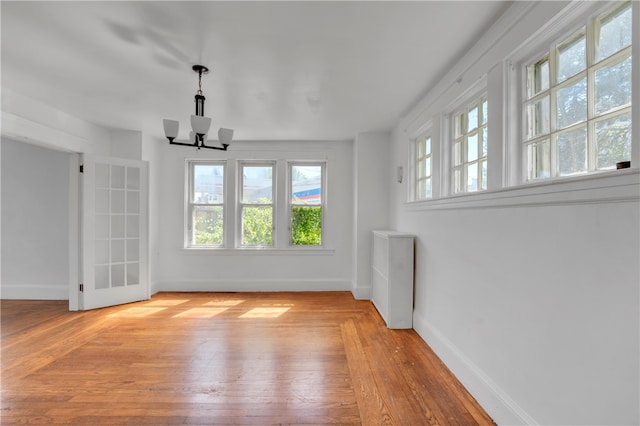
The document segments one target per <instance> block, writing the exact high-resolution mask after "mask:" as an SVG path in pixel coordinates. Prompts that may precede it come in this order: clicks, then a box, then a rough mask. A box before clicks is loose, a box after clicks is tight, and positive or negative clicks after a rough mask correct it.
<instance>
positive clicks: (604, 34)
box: [523, 2, 631, 180]
mask: <svg viewBox="0 0 640 426" xmlns="http://www.w3.org/2000/svg"><path fill="white" fill-rule="evenodd" d="M526 79H527V87H526V90H525V92H526V96H525V98H526V99H525V102H524V107H523V115H524V126H523V127H524V138H525V149H524V155H525V163H526V167H527V179H528V180H534V179H541V178H554V177H559V176H569V175H574V174H581V173H588V172H594V171H597V170H606V169H611V168H614V167H615V164H616V163H617V162H619V161H624V160H629V159H630V157H631V2H626V3H623V4H622V5H617V6H616V7H615V8H613V9H612V10H610V11H608V12H606V13H604V14H602V15H600V16H599V17H598V18H597V19H595V20H594V21H593V22H591V23H590V24H589V25H586V26H584V27H582V28H580V29H579V30H578V31H576V32H575V33H574V34H573V35H571V36H569V37H568V38H566V39H564V40H561V41H559V42H558V43H555V44H554V46H552V48H551V49H550V53H546V54H544V55H543V56H540V57H538V58H537V59H536V60H534V61H532V62H531V63H529V64H528V65H527V66H526Z"/></svg>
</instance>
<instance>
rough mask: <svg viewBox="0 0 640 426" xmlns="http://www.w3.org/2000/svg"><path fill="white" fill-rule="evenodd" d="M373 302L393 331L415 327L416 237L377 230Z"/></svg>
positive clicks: (373, 268) (372, 270) (373, 237)
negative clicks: (414, 262)
mask: <svg viewBox="0 0 640 426" xmlns="http://www.w3.org/2000/svg"><path fill="white" fill-rule="evenodd" d="M372 239H373V250H372V256H371V260H372V262H371V290H372V291H371V293H372V294H371V301H372V302H373V304H374V305H375V307H376V308H377V309H378V312H380V315H382V318H383V319H384V320H385V322H386V323H387V327H389V328H413V235H408V234H403V233H400V232H394V231H373V236H372Z"/></svg>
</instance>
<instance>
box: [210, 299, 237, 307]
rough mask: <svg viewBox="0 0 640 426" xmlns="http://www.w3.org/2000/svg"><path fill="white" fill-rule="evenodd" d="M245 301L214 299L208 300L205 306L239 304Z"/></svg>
mask: <svg viewBox="0 0 640 426" xmlns="http://www.w3.org/2000/svg"><path fill="white" fill-rule="evenodd" d="M241 303H244V300H212V301H211V302H207V303H205V304H204V306H237V305H239V304H241Z"/></svg>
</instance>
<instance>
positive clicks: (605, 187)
mask: <svg viewBox="0 0 640 426" xmlns="http://www.w3.org/2000/svg"><path fill="white" fill-rule="evenodd" d="M639 201H640V170H639V169H626V170H614V171H608V172H602V173H594V174H589V175H584V176H576V177H567V178H561V179H554V180H548V181H544V182H533V183H528V184H524V185H520V186H514V187H509V188H503V189H497V190H493V191H483V192H475V193H471V194H461V195H452V196H449V197H443V198H438V199H432V200H427V201H419V202H407V203H405V204H404V207H405V209H406V210H408V211H420V210H452V209H481V208H506V207H541V206H552V205H570V204H594V203H600V204H602V203H622V202H639Z"/></svg>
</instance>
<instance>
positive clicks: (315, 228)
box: [288, 163, 325, 246]
mask: <svg viewBox="0 0 640 426" xmlns="http://www.w3.org/2000/svg"><path fill="white" fill-rule="evenodd" d="M324 169H325V167H324V164H321V163H290V168H289V176H290V183H289V188H290V190H289V192H290V193H289V197H288V198H289V211H290V219H291V222H290V229H291V233H290V235H291V239H290V243H291V245H294V246H302V245H307V246H309V245H315V246H317V245H321V244H322V214H323V210H324V209H323V206H324V190H323V187H324Z"/></svg>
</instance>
